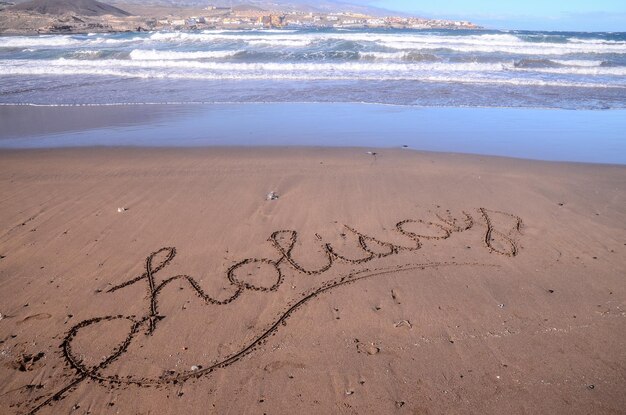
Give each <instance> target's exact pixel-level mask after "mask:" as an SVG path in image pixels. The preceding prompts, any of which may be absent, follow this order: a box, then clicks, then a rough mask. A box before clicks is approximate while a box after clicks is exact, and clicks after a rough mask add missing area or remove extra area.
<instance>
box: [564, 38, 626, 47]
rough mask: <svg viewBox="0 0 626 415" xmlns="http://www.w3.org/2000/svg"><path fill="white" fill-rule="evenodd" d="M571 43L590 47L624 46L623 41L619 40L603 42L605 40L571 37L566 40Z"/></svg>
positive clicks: (625, 43)
mask: <svg viewBox="0 0 626 415" xmlns="http://www.w3.org/2000/svg"><path fill="white" fill-rule="evenodd" d="M568 41H569V42H571V43H582V44H590V45H626V42H625V41H620V40H605V39H580V38H576V37H572V38H569V39H568Z"/></svg>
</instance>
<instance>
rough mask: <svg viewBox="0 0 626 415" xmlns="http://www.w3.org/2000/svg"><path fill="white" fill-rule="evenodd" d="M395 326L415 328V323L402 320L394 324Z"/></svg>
mask: <svg viewBox="0 0 626 415" xmlns="http://www.w3.org/2000/svg"><path fill="white" fill-rule="evenodd" d="M393 326H394V327H408V328H410V329H412V328H413V325H412V324H411V322H410V321H409V320H400V321H398V322H397V323H396V324H394V325H393Z"/></svg>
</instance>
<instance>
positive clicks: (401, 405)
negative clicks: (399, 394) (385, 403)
mask: <svg viewBox="0 0 626 415" xmlns="http://www.w3.org/2000/svg"><path fill="white" fill-rule="evenodd" d="M404 404H405V402H404V401H396V408H402V407H403V406H404Z"/></svg>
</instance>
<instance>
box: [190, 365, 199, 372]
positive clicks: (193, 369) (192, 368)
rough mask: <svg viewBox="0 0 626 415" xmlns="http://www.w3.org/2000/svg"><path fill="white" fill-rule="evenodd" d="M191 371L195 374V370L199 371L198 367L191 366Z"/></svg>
mask: <svg viewBox="0 0 626 415" xmlns="http://www.w3.org/2000/svg"><path fill="white" fill-rule="evenodd" d="M191 370H192V371H193V372H195V371H196V370H200V367H198V366H196V365H193V366H191Z"/></svg>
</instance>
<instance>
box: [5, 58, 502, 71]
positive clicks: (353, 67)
mask: <svg viewBox="0 0 626 415" xmlns="http://www.w3.org/2000/svg"><path fill="white" fill-rule="evenodd" d="M11 66H43V67H63V66H65V67H72V66H74V67H104V68H107V67H108V68H120V67H125V68H139V69H142V68H145V69H150V68H181V69H183V68H185V69H199V70H211V71H225V72H251V71H252V72H254V71H258V72H264V71H265V72H271V71H273V72H285V73H288V72H318V71H327V72H342V71H344V72H385V73H393V72H415V71H422V72H486V71H501V70H503V68H504V64H502V63H478V62H453V63H449V62H421V63H399V62H385V63H382V62H381V63H368V62H336V63H329V62H259V63H233V62H202V61H195V60H167V59H161V60H136V59H133V60H123V59H103V60H96V61H85V60H79V59H65V58H60V59H56V60H46V61H43V60H35V59H22V60H18V59H15V60H3V61H0V68H7V67H11Z"/></svg>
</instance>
